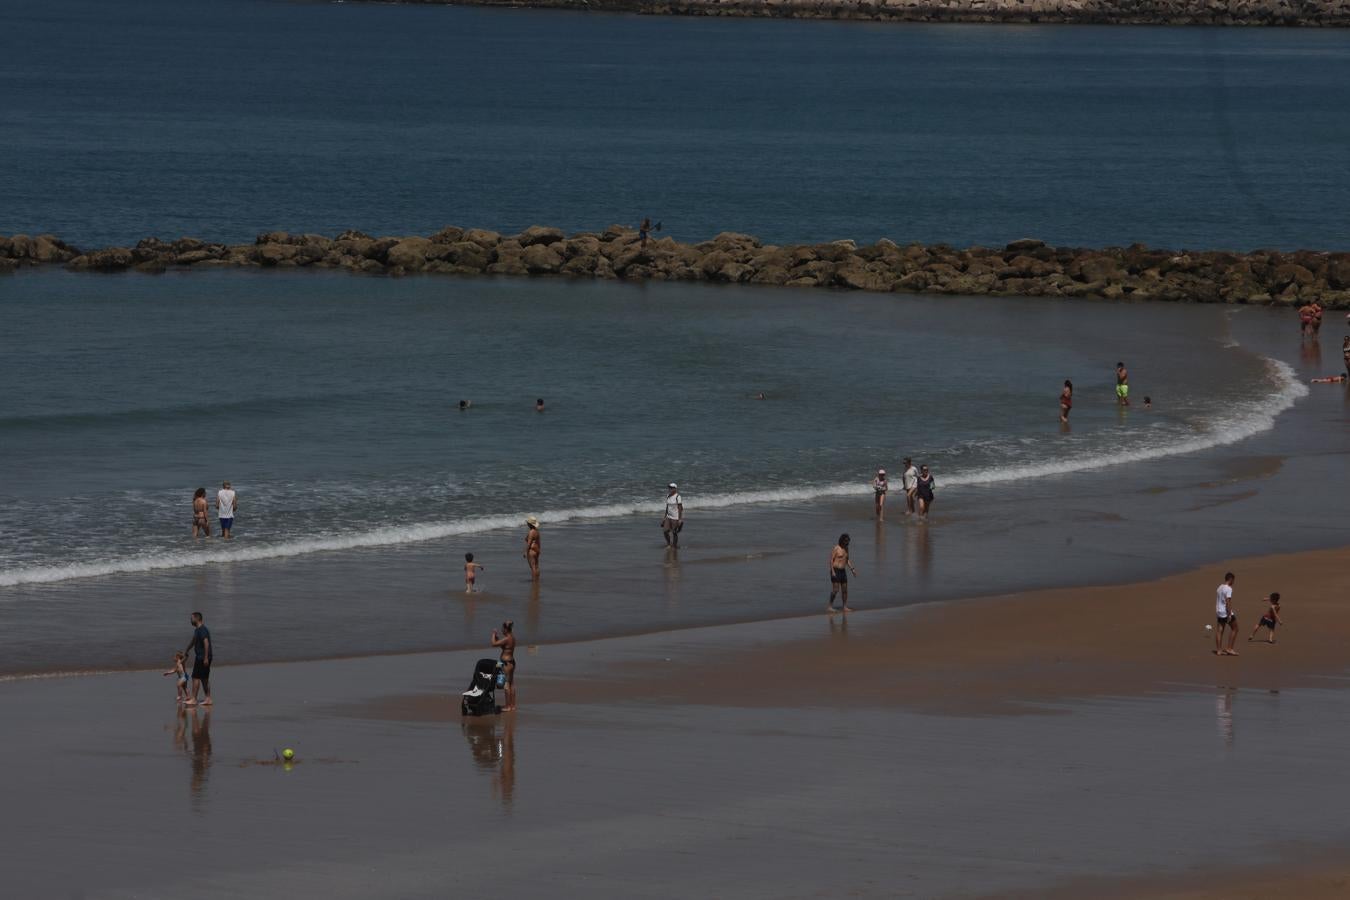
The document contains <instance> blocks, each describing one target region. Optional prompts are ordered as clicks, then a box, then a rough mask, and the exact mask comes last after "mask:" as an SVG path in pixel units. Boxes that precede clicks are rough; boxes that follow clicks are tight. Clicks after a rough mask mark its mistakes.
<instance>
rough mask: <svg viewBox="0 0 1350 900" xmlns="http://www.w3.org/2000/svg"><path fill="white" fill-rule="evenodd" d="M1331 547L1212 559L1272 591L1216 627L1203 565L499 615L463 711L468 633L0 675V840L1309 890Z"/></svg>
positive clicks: (1316, 823) (526, 871) (674, 888)
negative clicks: (602, 630)
mask: <svg viewBox="0 0 1350 900" xmlns="http://www.w3.org/2000/svg"><path fill="white" fill-rule="evenodd" d="M1347 561H1350V551H1345V550H1339V551H1332V552H1315V553H1307V554H1297V555H1291V556H1282V557H1270V558H1266V559H1259V560H1242V561H1236V562H1234V563H1233V564H1232V567H1233V568H1234V569H1235V571H1237V572H1238V573H1239V580H1238V593H1237V597H1238V601H1237V605H1238V608H1239V610H1240V615H1241V616H1242V617H1243V618H1244V619H1245V620H1246V621H1245V622H1244V624H1243V628H1244V632H1245V630H1246V628H1247V627H1249V625H1250V623H1251V622H1252V621H1253V620H1254V614H1255V613H1256V612H1257V604H1256V602H1255V600H1256V595H1257V593H1258V592H1259V591H1263V590H1265V589H1267V588H1268V587H1278V588H1279V589H1280V590H1281V591H1282V592H1284V593H1285V595H1286V597H1287V598H1288V603H1287V605H1286V607H1285V609H1286V613H1287V617H1288V619H1289V620H1290V622H1291V623H1293V625H1292V626H1291V630H1290V631H1289V633H1288V635H1289V636H1282V637H1283V639H1282V641H1281V643H1279V644H1277V645H1275V646H1274V647H1267V646H1264V645H1262V646H1260V647H1256V646H1254V645H1250V644H1247V643H1246V642H1245V633H1244V635H1243V638H1244V639H1243V640H1242V641H1241V642H1240V645H1239V649H1240V651H1241V652H1242V655H1241V656H1240V657H1238V658H1236V659H1216V658H1215V657H1214V656H1213V655H1212V654H1211V653H1210V652H1209V650H1210V647H1209V646H1207V645H1206V643H1205V632H1204V630H1203V626H1204V624H1205V622H1207V621H1209V620H1210V619H1211V618H1212V616H1211V613H1210V610H1211V609H1212V594H1213V588H1214V586H1215V584H1217V580H1218V576H1219V575H1221V574H1222V568H1223V567H1222V566H1220V567H1218V569H1219V571H1218V573H1217V574H1216V573H1215V572H1214V571H1213V570H1212V569H1211V567H1206V568H1205V569H1204V570H1202V571H1199V572H1195V573H1190V574H1187V575H1182V576H1177V577H1175V578H1168V579H1163V580H1161V581H1158V582H1154V583H1150V584H1143V585H1133V586H1128V587H1108V588H1095V589H1089V590H1083V591H1050V592H1039V593H1034V594H1029V595H1023V596H1008V597H1001V598H985V599H979V600H971V601H966V602H961V603H957V604H949V605H943V606H933V607H924V608H919V609H910V610H883V611H876V612H871V613H869V612H866V611H859V612H858V613H856V614H854V615H852V616H849V617H848V619H847V621H845V620H844V618H843V617H841V616H837V615H836V616H834V617H829V616H826V615H825V614H824V613H823V610H822V612H821V613H818V614H815V615H812V616H809V617H803V618H798V619H791V620H779V621H774V622H766V623H752V624H747V625H733V626H720V627H713V628H703V629H695V630H691V631H675V632H664V633H658V634H650V635H644V636H639V637H631V638H620V639H609V640H602V641H593V642H584V643H576V644H554V645H544V646H537V647H534V648H529V647H524V648H522V649H521V651H520V659H521V664H520V679H521V698H520V699H521V704H522V708H521V710H520V712H518V713H517V714H516V715H514V716H499V717H489V718H485V719H480V720H473V721H468V722H462V721H461V720H460V718H459V715H458V709H457V705H456V695H457V693H458V691H459V690H461V689H462V688H463V686H464V685H465V683H467V680H468V675H469V672H470V670H471V667H472V662H473V660H474V659H475V658H476V657H478V656H480V655H488V654H487V653H486V652H483V653H480V652H476V651H468V652H458V653H448V654H419V655H408V656H393V657H372V658H364V659H348V660H330V661H323V662H300V663H285V664H269V665H256V666H236V667H221V668H220V669H219V670H218V671H217V672H216V673H215V682H216V698H217V705H216V706H215V708H214V709H212V710H204V709H199V710H197V711H189V712H178V711H176V710H175V708H174V705H173V703H172V693H173V689H172V684H171V681H170V679H167V678H162V677H160V676H159V675H158V674H157V673H144V672H141V673H118V674H112V675H104V676H85V677H79V678H53V679H37V680H30V681H12V682H7V683H3V684H0V716H3V718H4V720H5V721H6V722H10V723H15V725H16V727H14V728H12V729H10V731H9V735H8V736H7V739H6V740H5V741H4V742H3V743H0V790H3V792H4V796H5V797H6V805H7V809H8V810H9V811H10V813H11V814H10V815H8V816H6V817H4V818H3V820H2V821H0V846H4V847H5V848H6V851H7V855H8V856H9V858H10V859H11V860H12V861H13V862H12V864H11V865H10V867H9V869H10V871H9V872H8V873H7V877H8V879H9V881H10V883H11V885H12V890H14V891H15V892H16V894H15V895H16V896H34V897H40V896H72V895H80V896H84V897H119V898H120V897H170V896H184V895H190V896H193V897H207V898H211V897H239V896H249V897H287V898H295V897H301V896H313V895H316V894H319V893H322V894H325V895H329V896H332V897H369V896H381V897H442V896H445V895H446V893H447V892H451V893H454V894H456V895H462V894H467V893H469V892H479V891H484V892H485V891H493V892H507V893H518V892H525V891H532V892H539V891H541V890H543V891H546V892H547V893H548V894H549V895H550V896H561V897H571V896H586V897H634V896H652V897H687V896H694V895H698V896H709V897H723V896H725V897H817V896H841V895H849V896H862V897H889V896H913V897H934V896H1003V895H1008V894H1013V893H1016V892H1019V891H1020V892H1023V893H1024V894H1025V895H1027V896H1031V895H1035V896H1045V895H1047V892H1048V891H1051V890H1061V891H1062V892H1064V893H1062V896H1084V895H1086V894H1085V891H1084V886H1095V887H1091V889H1089V890H1087V891H1086V893H1088V894H1094V895H1096V894H1098V893H1100V894H1101V895H1108V896H1109V895H1110V892H1109V891H1108V890H1107V886H1109V887H1110V890H1118V891H1120V892H1121V893H1120V896H1123V897H1145V896H1147V897H1153V896H1177V897H1195V898H1197V900H1198V898H1202V897H1208V896H1215V895H1213V894H1206V893H1203V891H1204V890H1207V888H1206V880H1205V879H1206V877H1207V875H1208V873H1210V872H1211V871H1212V870H1213V869H1214V867H1215V864H1216V861H1222V863H1223V865H1225V866H1231V867H1233V870H1232V871H1227V872H1226V873H1225V877H1226V878H1227V881H1228V885H1227V886H1226V888H1225V894H1226V895H1229V896H1232V895H1234V893H1235V891H1234V890H1232V889H1231V888H1232V886H1233V885H1237V886H1238V887H1239V888H1243V889H1248V888H1250V889H1251V890H1252V891H1256V892H1255V893H1246V894H1244V893H1241V892H1240V891H1239V892H1236V895H1237V896H1272V895H1273V896H1280V895H1279V894H1278V893H1276V894H1270V893H1264V892H1260V891H1259V890H1258V889H1257V888H1256V887H1253V886H1260V885H1267V884H1270V885H1274V884H1275V883H1276V881H1275V879H1276V877H1277V875H1276V873H1284V872H1290V873H1292V878H1293V880H1290V881H1287V882H1285V883H1286V884H1289V885H1303V886H1306V888H1307V889H1308V892H1309V893H1307V894H1304V893H1299V894H1297V895H1298V896H1305V895H1310V896H1322V895H1324V896H1335V894H1334V891H1335V890H1336V889H1337V887H1336V885H1337V884H1338V882H1337V880H1336V879H1337V878H1338V877H1339V876H1338V875H1337V874H1336V872H1337V870H1336V869H1335V868H1334V867H1331V864H1330V863H1329V862H1328V860H1335V859H1338V858H1339V857H1336V856H1334V854H1335V853H1336V852H1337V851H1338V850H1341V849H1343V848H1344V847H1345V846H1346V845H1347V843H1350V824H1347V820H1346V817H1345V815H1344V803H1343V800H1342V797H1341V796H1340V793H1339V791H1337V790H1332V789H1329V788H1330V787H1332V786H1335V785H1339V784H1340V783H1341V782H1342V780H1343V765H1344V752H1343V748H1344V746H1345V744H1346V742H1347V741H1350V725H1347V724H1346V723H1347V722H1350V691H1345V690H1343V689H1340V688H1339V687H1328V686H1330V685H1336V686H1339V685H1342V684H1344V683H1346V678H1345V676H1346V674H1347V670H1350V649H1347V648H1350V644H1348V643H1347V642H1346V641H1345V637H1346V632H1347V630H1350V610H1346V609H1343V608H1341V606H1340V604H1339V602H1338V601H1339V599H1340V598H1342V597H1344V596H1345V587H1346V581H1345V579H1346V576H1345V575H1344V574H1343V573H1344V572H1345V570H1346V567H1345V563H1346V562H1347ZM823 605H824V604H823V598H822V604H821V606H822V607H823ZM1007 713H1029V714H1013V715H1009V714H1007ZM287 746H290V747H294V748H295V749H296V751H297V754H298V762H297V763H296V764H294V765H292V766H289V767H288V766H284V765H278V764H276V762H275V755H274V751H275V750H278V749H280V748H284V747H287ZM1272 773H1274V775H1273V777H1272ZM72 850H74V851H75V852H78V854H79V857H80V861H81V863H80V865H79V866H71V865H69V864H68V860H69V858H70V854H71V852H72ZM1276 867H1281V868H1276ZM1300 879H1301V880H1300ZM1097 887H1101V888H1102V890H1101V891H1100V892H1099V891H1098V890H1097ZM1131 891H1132V892H1133V893H1131ZM1188 891H1190V892H1194V891H1201V893H1187V892H1188ZM1316 891H1324V893H1323V894H1321V895H1319V894H1318V893H1316ZM1169 892H1170V893H1169ZM1293 895H1294V894H1290V896H1293Z"/></svg>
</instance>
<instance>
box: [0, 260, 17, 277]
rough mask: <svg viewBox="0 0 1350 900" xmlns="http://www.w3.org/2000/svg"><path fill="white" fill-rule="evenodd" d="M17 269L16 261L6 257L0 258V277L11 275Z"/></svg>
mask: <svg viewBox="0 0 1350 900" xmlns="http://www.w3.org/2000/svg"><path fill="white" fill-rule="evenodd" d="M17 268H19V261H18V260H17V259H10V258H9V257H8V256H0V275H12V274H13V273H14V270H15V269H17Z"/></svg>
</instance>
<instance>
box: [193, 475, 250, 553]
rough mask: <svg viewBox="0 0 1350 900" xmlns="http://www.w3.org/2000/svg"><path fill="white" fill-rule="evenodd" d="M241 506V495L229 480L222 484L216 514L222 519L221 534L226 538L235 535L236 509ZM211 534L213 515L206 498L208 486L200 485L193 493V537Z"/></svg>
mask: <svg viewBox="0 0 1350 900" xmlns="http://www.w3.org/2000/svg"><path fill="white" fill-rule="evenodd" d="M238 506H239V495H238V494H236V493H235V491H234V488H232V487H230V483H229V482H228V481H226V482H224V483H223V484H221V486H220V490H218V491H216V515H217V517H218V518H219V519H220V536H221V537H223V538H224V539H225V540H227V541H228V540H230V538H231V537H233V534H232V532H233V530H234V511H235V509H237V508H238ZM210 536H211V517H210V507H209V506H208V504H207V500H206V488H204V487H199V488H197V492H196V493H195V494H193V495H192V537H193V538H194V539H196V538H200V537H210Z"/></svg>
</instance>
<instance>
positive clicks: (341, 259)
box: [0, 225, 1350, 308]
mask: <svg viewBox="0 0 1350 900" xmlns="http://www.w3.org/2000/svg"><path fill="white" fill-rule="evenodd" d="M52 264H64V265H66V266H67V267H68V268H71V269H76V270H83V271H97V272H114V271H123V270H126V269H135V270H136V271H139V272H163V271H166V270H167V269H169V268H214V267H222V266H236V267H242V266H255V267H265V268H299V267H315V268H323V269H345V270H347V271H349V272H353V273H360V274H372V275H397V276H401V275H412V274H417V273H425V274H429V275H501V276H514V277H525V276H537V277H549V276H559V277H570V278H600V279H615V278H618V279H626V280H631V281H639V280H653V281H707V282H712V283H717V284H761V285H785V286H792V287H827V288H834V289H838V290H858V291H874V292H882V291H895V292H911V293H919V292H923V293H933V294H963V295H983V294H991V295H1021V296H1033V297H1095V298H1101V299H1108V300H1172V301H1178V302H1192V303H1260V304H1274V305H1301V304H1303V303H1306V302H1308V301H1309V300H1318V301H1319V302H1321V303H1322V305H1324V306H1326V307H1331V308H1350V253H1321V252H1317V251H1312V250H1298V251H1292V252H1282V251H1276V250H1254V251H1252V252H1250V253H1231V252H1226V251H1196V250H1187V251H1183V252H1180V253H1178V252H1175V251H1172V250H1164V249H1157V248H1150V247H1146V246H1144V245H1142V244H1132V245H1130V246H1129V247H1125V248H1119V247H1107V248H1076V247H1053V246H1050V245H1048V244H1046V243H1045V242H1043V241H1039V240H1035V239H1033V238H1022V239H1019V240H1015V241H1012V242H1011V243H1009V244H1007V245H1006V246H1005V247H1003V248H990V247H971V248H968V249H965V250H958V249H955V248H953V247H950V246H948V245H945V244H933V245H924V244H906V245H903V246H901V245H899V244H897V243H895V242H894V241H890V240H887V239H884V238H883V239H882V240H879V241H877V242H876V243H875V244H871V245H867V246H862V247H859V246H858V245H857V244H856V243H854V242H853V241H851V240H840V241H831V242H828V243H823V244H791V245H785V246H778V245H774V244H768V245H766V244H764V243H762V242H761V241H760V240H759V239H758V238H756V237H754V236H752V235H748V234H740V233H737V232H723V233H722V234H719V235H717V236H716V237H714V238H712V239H711V240H707V241H702V242H700V243H697V244H685V243H681V242H679V241H676V240H675V239H674V238H671V237H668V236H663V237H660V238H649V240H648V241H647V242H646V244H645V245H644V244H643V243H642V241H641V239H640V237H639V235H638V232H637V230H636V229H633V228H628V227H626V226H623V225H611V226H610V227H608V228H606V229H604V230H603V231H601V232H599V233H596V232H580V233H578V234H574V235H571V236H568V235H566V234H564V233H563V232H562V231H561V230H559V229H557V228H547V227H544V226H539V225H535V226H531V227H530V228H527V229H525V230H524V231H522V232H520V233H519V234H517V235H513V236H510V237H504V236H502V235H501V234H499V233H498V232H496V231H488V230H485V229H481V228H469V229H464V228H460V227H458V226H453V225H452V226H446V227H445V228H442V229H441V230H440V231H438V232H436V233H435V234H433V235H431V236H430V237H421V236H417V235H412V236H400V237H372V236H371V235H368V234H365V233H364V232H360V231H344V232H342V233H341V234H339V235H338V236H337V237H336V238H328V237H325V236H323V235H319V234H292V233H290V232H285V231H269V232H265V233H263V234H260V235H258V237H257V238H256V239H255V240H254V242H253V243H251V244H235V245H230V244H221V243H212V242H209V241H204V240H202V239H200V238H193V237H184V238H179V239H177V240H174V241H165V240H161V239H160V238H153V237H151V238H145V239H144V240H142V241H140V242H138V243H137V244H136V245H135V246H134V247H130V248H128V247H105V248H103V249H99V250H91V251H87V252H81V251H80V250H78V249H76V248H75V247H72V246H70V245H69V244H67V243H65V242H64V241H62V240H60V239H59V238H57V237H55V236H53V235H39V236H37V237H30V236H28V235H23V234H17V235H12V236H10V237H4V236H0V273H9V272H13V271H15V270H17V269H20V268H24V267H28V266H38V265H52Z"/></svg>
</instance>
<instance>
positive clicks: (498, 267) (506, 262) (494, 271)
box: [487, 255, 530, 275]
mask: <svg viewBox="0 0 1350 900" xmlns="http://www.w3.org/2000/svg"><path fill="white" fill-rule="evenodd" d="M487 271H488V273H489V274H491V275H528V274H530V270H529V269H527V268H525V262H524V260H522V259H521V257H519V256H514V255H512V256H504V257H499V258H498V259H497V261H496V262H494V263H493V264H492V265H490V266H488V267H487Z"/></svg>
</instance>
